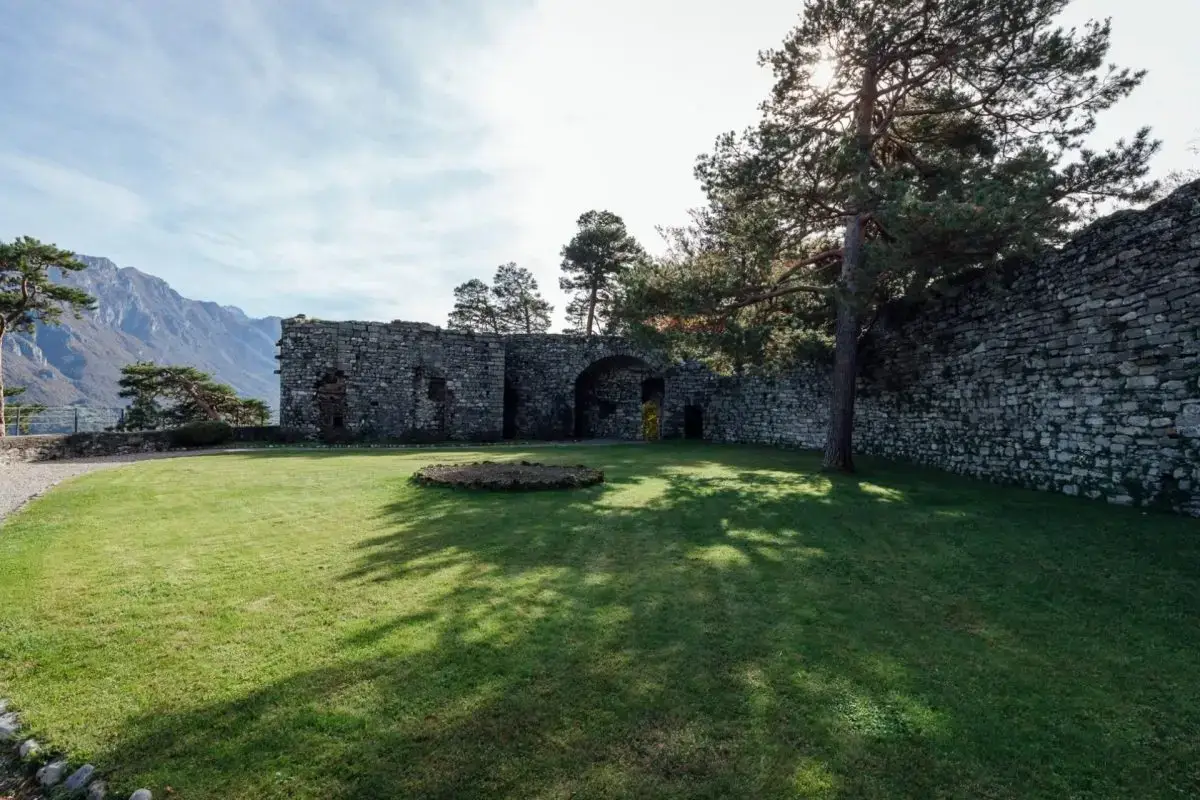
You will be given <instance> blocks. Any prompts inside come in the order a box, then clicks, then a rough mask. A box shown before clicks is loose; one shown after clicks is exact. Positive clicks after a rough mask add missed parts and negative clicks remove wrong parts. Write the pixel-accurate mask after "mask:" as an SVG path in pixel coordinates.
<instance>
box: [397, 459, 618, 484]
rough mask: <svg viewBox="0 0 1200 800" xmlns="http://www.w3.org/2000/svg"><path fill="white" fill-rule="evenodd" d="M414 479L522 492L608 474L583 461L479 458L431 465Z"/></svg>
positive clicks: (599, 478) (593, 479) (598, 478)
mask: <svg viewBox="0 0 1200 800" xmlns="http://www.w3.org/2000/svg"><path fill="white" fill-rule="evenodd" d="M413 481H415V482H416V483H418V484H420V485H421V486H458V487H462V488H464V489H490V490H493V491H507V492H520V491H536V490H539V489H578V488H581V487H584V486H593V485H595V484H597V483H603V482H604V473H603V472H601V471H600V470H598V469H592V468H591V467H585V466H584V465H583V464H575V465H573V466H571V465H564V464H535V463H533V462H531V461H475V462H473V463H470V464H429V465H428V466H424V467H421V468H420V469H418V470H417V471H416V472H415V473H413Z"/></svg>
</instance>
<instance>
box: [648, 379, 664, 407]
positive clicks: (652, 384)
mask: <svg viewBox="0 0 1200 800" xmlns="http://www.w3.org/2000/svg"><path fill="white" fill-rule="evenodd" d="M664 390H665V382H664V381H663V379H662V378H647V379H646V380H644V381H642V402H643V403H646V402H649V401H651V400H658V401H660V402H661V400H662V396H663V394H664Z"/></svg>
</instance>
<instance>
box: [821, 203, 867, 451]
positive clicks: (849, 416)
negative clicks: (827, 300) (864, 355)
mask: <svg viewBox="0 0 1200 800" xmlns="http://www.w3.org/2000/svg"><path fill="white" fill-rule="evenodd" d="M863 223H864V219H863V218H862V216H861V215H860V216H856V217H853V218H852V219H851V220H850V221H849V222H848V223H847V225H846V239H845V251H844V254H843V256H842V274H841V280H840V282H839V284H840V285H839V290H838V294H837V330H836V333H835V334H834V345H833V347H834V350H833V387H832V392H831V394H830V404H829V435H828V437H827V438H826V439H825V461H824V467H825V469H827V470H835V471H837V472H853V471H854V390H855V384H856V382H857V381H858V326H859V306H858V274H859V270H860V269H861V267H862V258H863Z"/></svg>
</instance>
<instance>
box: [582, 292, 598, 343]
mask: <svg viewBox="0 0 1200 800" xmlns="http://www.w3.org/2000/svg"><path fill="white" fill-rule="evenodd" d="M596 295H597V289H596V287H595V286H593V287H592V293H591V295H589V296H588V316H587V328H585V329H584V335H586V336H591V335H592V323H593V322H595V320H596Z"/></svg>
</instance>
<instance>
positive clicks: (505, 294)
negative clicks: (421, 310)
mask: <svg viewBox="0 0 1200 800" xmlns="http://www.w3.org/2000/svg"><path fill="white" fill-rule="evenodd" d="M553 311H554V306H552V305H550V303H549V302H547V301H546V299H545V298H544V297H542V295H541V293H540V292H539V291H538V284H537V279H536V278H534V277H533V273H531V272H530V271H529V270H527V269H525V268H524V267H518V266H517V265H516V264H514V263H513V262H511V261H510V262H509V263H507V264H501V265H500V266H498V267H496V273H495V275H494V276H493V278H492V283H491V285H490V286H489V285H488V284H487V283H486V282H484V281H482V280H480V279H479V278H472V279H471V280H469V281H466V282H465V283H461V284H459V285H458V286H456V287H455V288H454V309H453V310H452V311H451V312H450V317H449V319H448V320H447V322H446V327H447V328H449V329H450V330H455V331H466V332H474V333H545V332H546V331H547V330H549V329H550V315H551V313H553Z"/></svg>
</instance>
